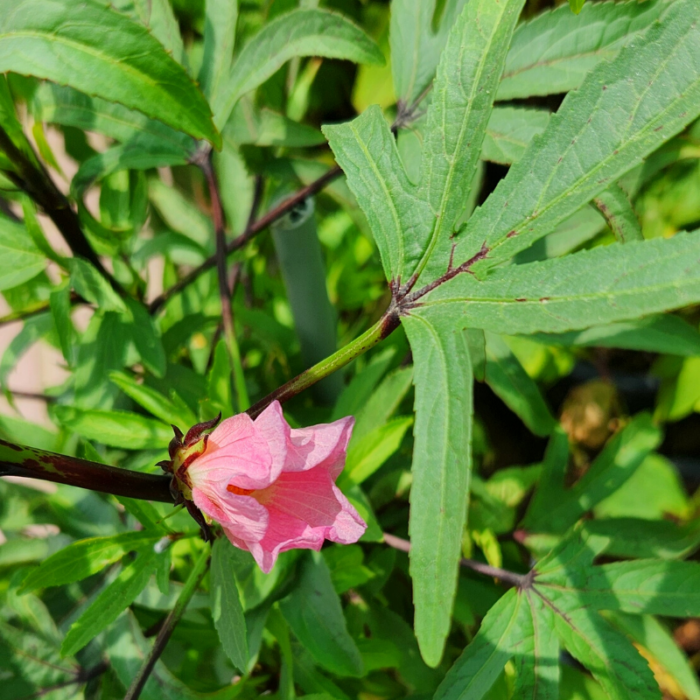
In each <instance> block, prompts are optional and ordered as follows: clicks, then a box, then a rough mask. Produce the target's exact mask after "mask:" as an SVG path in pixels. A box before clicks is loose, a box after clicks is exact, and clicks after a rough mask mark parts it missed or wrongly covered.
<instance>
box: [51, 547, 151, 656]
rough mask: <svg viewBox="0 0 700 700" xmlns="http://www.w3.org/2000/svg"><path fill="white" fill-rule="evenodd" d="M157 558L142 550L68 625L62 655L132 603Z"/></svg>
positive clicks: (144, 583) (109, 622)
mask: <svg viewBox="0 0 700 700" xmlns="http://www.w3.org/2000/svg"><path fill="white" fill-rule="evenodd" d="M157 558H158V554H157V553H156V552H155V551H153V549H151V550H150V551H143V552H141V553H139V555H138V556H137V557H136V559H135V560H134V561H133V562H131V563H130V564H128V565H127V566H125V567H124V568H123V569H122V570H121V573H120V574H119V576H117V578H116V579H114V581H112V583H110V584H109V585H108V586H107V587H106V588H105V589H103V590H102V591H101V592H100V594H99V595H98V596H97V598H95V600H93V602H92V603H91V604H90V606H89V607H88V608H87V610H85V612H84V613H83V614H82V615H81V616H80V617H79V618H78V619H77V620H76V621H75V622H74V623H73V624H72V625H71V627H70V629H69V630H68V632H67V634H66V637H65V639H64V640H63V644H62V645H61V655H62V656H71V655H72V654H74V653H75V652H76V651H78V650H80V649H82V648H83V647H84V646H85V645H86V644H88V643H89V642H90V641H91V640H92V639H94V638H95V637H96V636H97V635H98V634H99V633H100V632H102V630H104V629H105V628H106V627H109V625H111V624H112V623H113V622H114V621H115V620H116V619H117V618H118V617H119V615H121V613H122V612H123V611H124V609H125V608H127V607H129V605H131V604H132V603H133V602H134V600H135V599H136V596H138V594H139V593H141V591H142V590H143V589H144V588H145V587H146V584H147V583H148V580H149V579H150V578H151V575H152V574H153V573H154V572H155V569H156V565H157Z"/></svg>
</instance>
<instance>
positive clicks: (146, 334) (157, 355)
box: [124, 297, 166, 377]
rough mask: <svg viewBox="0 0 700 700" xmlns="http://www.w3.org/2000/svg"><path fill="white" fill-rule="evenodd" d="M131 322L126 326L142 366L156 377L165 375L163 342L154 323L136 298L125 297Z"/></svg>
mask: <svg viewBox="0 0 700 700" xmlns="http://www.w3.org/2000/svg"><path fill="white" fill-rule="evenodd" d="M124 302H125V303H126V306H127V308H128V315H129V316H130V317H131V318H130V320H131V323H129V324H128V326H127V328H128V329H129V330H130V331H131V335H132V339H133V341H134V346H135V347H136V352H138V354H139V357H140V358H141V362H143V366H144V367H145V368H146V369H147V370H148V371H149V372H152V373H153V374H155V376H156V377H163V376H164V375H165V367H166V359H165V350H164V348H163V342H162V341H161V338H160V332H159V331H158V328H157V327H156V324H155V322H154V320H153V318H152V317H151V315H150V314H149V313H148V310H147V309H146V307H145V306H144V305H143V304H142V303H141V302H139V301H136V299H133V298H131V297H125V299H124Z"/></svg>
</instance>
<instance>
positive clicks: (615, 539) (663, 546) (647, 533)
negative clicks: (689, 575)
mask: <svg viewBox="0 0 700 700" xmlns="http://www.w3.org/2000/svg"><path fill="white" fill-rule="evenodd" d="M628 483H629V482H628ZM586 530H588V531H589V532H591V533H593V534H595V535H600V536H602V537H607V538H609V539H610V544H609V545H608V546H607V547H606V549H605V551H606V553H607V554H609V555H610V556H611V557H624V558H631V559H681V558H683V557H686V556H687V555H689V554H691V553H692V552H694V551H696V550H697V549H698V547H700V523H698V522H696V521H693V522H689V523H685V524H683V525H676V523H674V522H672V521H671V520H647V519H642V518H605V519H601V520H598V519H596V520H591V521H590V522H589V523H587V524H586Z"/></svg>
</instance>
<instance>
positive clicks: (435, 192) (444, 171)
mask: <svg viewBox="0 0 700 700" xmlns="http://www.w3.org/2000/svg"><path fill="white" fill-rule="evenodd" d="M522 6H523V0H503V2H493V0H473V1H472V2H470V3H468V4H467V6H466V7H465V8H464V10H463V11H462V14H461V15H460V17H459V19H458V20H457V22H456V24H455V26H454V27H453V29H452V30H451V32H450V36H449V38H448V40H447V46H446V47H445V50H444V51H443V54H442V57H441V59H440V64H439V66H438V70H437V75H436V77H435V86H434V88H433V95H432V101H431V104H430V108H429V109H428V116H427V120H428V121H427V126H426V130H425V144H424V147H423V161H422V167H421V170H422V183H421V192H422V195H423V198H424V199H425V200H426V201H427V202H428V203H429V204H430V207H431V209H432V213H433V218H432V220H431V223H430V228H429V229H426V230H424V231H422V232H421V233H422V236H421V238H420V239H419V240H418V243H419V245H420V247H421V250H422V255H421V258H420V259H410V260H408V261H407V263H408V267H407V269H406V271H405V274H406V276H409V275H411V274H413V273H414V271H417V272H419V273H420V272H421V270H422V268H423V267H424V266H425V264H426V263H427V261H428V259H429V258H431V257H433V258H435V257H436V258H438V259H440V260H441V261H443V259H444V263H445V269H446V263H447V258H449V254H450V250H451V248H452V240H451V236H452V234H453V233H454V231H455V230H456V228H455V227H456V225H457V223H458V221H459V219H460V217H461V216H462V215H463V214H464V211H465V206H466V204H467V202H468V200H469V193H470V190H471V185H472V181H473V177H474V172H475V170H476V167H477V165H478V163H479V157H480V153H481V144H482V142H483V140H484V136H485V133H486V127H487V125H488V122H489V118H490V116H491V107H492V105H493V100H494V97H495V94H496V88H497V86H498V81H499V80H500V78H501V73H502V72H503V65H504V62H505V57H506V53H507V51H508V46H509V44H510V39H511V36H512V34H513V30H514V29H515V24H516V22H517V21H518V17H519V16H520V10H521V9H522ZM416 268H417V269H416ZM444 271H445V270H444V269H443V270H442V272H444ZM429 281H432V278H431V280H429Z"/></svg>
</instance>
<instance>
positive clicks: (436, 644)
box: [403, 314, 473, 666]
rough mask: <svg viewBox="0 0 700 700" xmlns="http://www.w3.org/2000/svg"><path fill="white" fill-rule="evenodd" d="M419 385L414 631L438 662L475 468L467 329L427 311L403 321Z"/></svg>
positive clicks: (428, 654)
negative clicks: (453, 328)
mask: <svg viewBox="0 0 700 700" xmlns="http://www.w3.org/2000/svg"><path fill="white" fill-rule="evenodd" d="M403 324H404V328H405V329H406V334H407V335H408V340H409V342H410V344H411V349H412V351H413V358H414V377H413V382H414V384H415V387H416V397H415V411H416V423H415V427H414V436H415V445H414V448H413V464H412V472H413V485H412V487H411V515H410V520H409V531H410V534H411V554H410V573H411V578H412V579H413V602H414V606H415V623H414V624H415V630H416V637H417V639H418V643H419V645H420V649H421V653H422V655H423V658H424V659H425V661H426V663H427V664H428V665H430V666H436V665H437V664H438V663H439V661H440V658H441V656H442V650H443V646H444V643H445V638H446V637H447V634H448V632H449V630H450V624H451V613H452V605H453V602H454V596H455V592H456V588H457V572H458V569H459V559H460V556H461V543H462V531H463V529H464V524H465V519H466V513H467V498H468V493H469V476H470V469H471V426H472V410H473V408H472V383H473V377H472V371H471V366H470V360H469V348H468V346H467V340H466V337H465V334H464V333H453V332H450V330H449V329H446V328H445V327H444V326H442V325H441V324H440V323H439V322H437V323H436V322H435V321H434V320H433V319H431V317H430V314H425V315H424V316H421V317H420V318H418V317H407V318H406V319H404V321H403Z"/></svg>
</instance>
